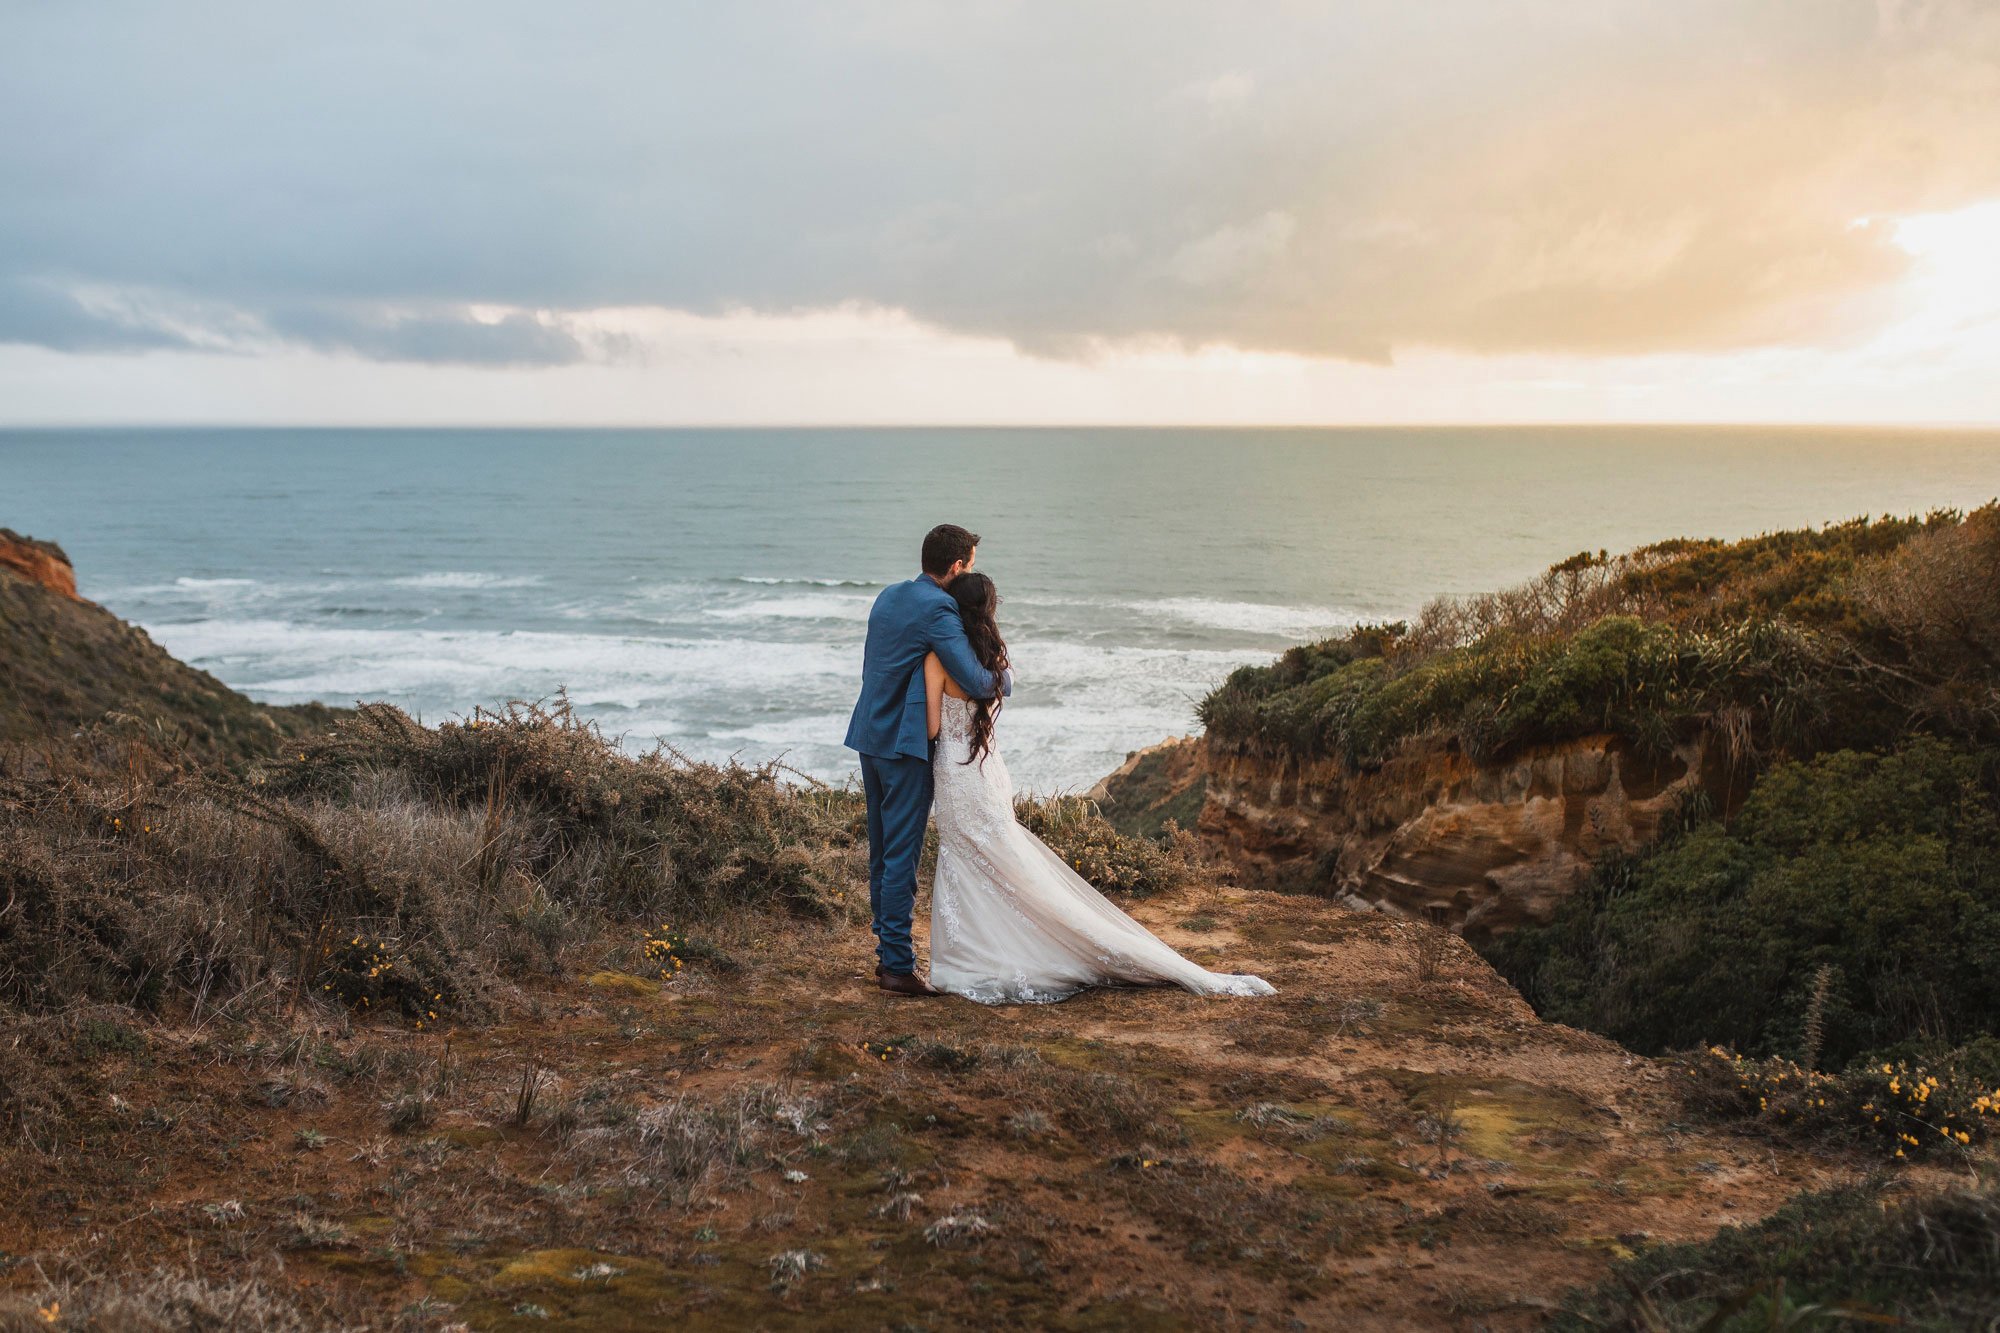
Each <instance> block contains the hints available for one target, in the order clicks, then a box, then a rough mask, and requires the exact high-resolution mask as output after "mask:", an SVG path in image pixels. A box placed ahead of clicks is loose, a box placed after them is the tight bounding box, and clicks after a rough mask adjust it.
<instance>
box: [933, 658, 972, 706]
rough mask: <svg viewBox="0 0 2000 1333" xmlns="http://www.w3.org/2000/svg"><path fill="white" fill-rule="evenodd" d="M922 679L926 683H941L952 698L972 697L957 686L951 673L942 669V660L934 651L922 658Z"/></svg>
mask: <svg viewBox="0 0 2000 1333" xmlns="http://www.w3.org/2000/svg"><path fill="white" fill-rule="evenodd" d="M924 680H925V682H926V683H927V684H942V685H943V686H944V692H945V693H946V694H948V695H950V696H951V697H952V698H954V699H969V698H971V697H972V696H970V695H968V694H967V693H966V692H965V691H964V690H961V689H960V688H958V682H957V681H955V680H953V679H952V678H951V673H950V672H949V671H946V670H945V669H944V662H943V661H942V660H941V659H940V658H939V657H938V655H937V654H936V653H930V654H928V655H926V656H925V658H924Z"/></svg>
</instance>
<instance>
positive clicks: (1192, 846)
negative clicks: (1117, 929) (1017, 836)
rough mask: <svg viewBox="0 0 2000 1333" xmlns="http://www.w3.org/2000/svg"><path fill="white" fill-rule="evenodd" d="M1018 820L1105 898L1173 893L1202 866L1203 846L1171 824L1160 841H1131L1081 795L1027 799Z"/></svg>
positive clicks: (1018, 810) (1020, 802) (1017, 803)
mask: <svg viewBox="0 0 2000 1333" xmlns="http://www.w3.org/2000/svg"><path fill="white" fill-rule="evenodd" d="M1014 817H1015V818H1016V819H1019V820H1020V821H1021V823H1022V824H1024V825H1025V826H1026V827H1027V829H1028V831H1029V832H1030V833H1032V834H1034V835H1035V836H1036V837H1037V838H1040V839H1041V840H1042V841H1043V842H1045V843H1047V844H1048V845H1049V847H1050V849H1051V850H1053V851H1054V852H1055V854H1056V855H1057V856H1060V857H1061V858H1062V859H1063V861H1064V862H1065V863H1066V864H1068V865H1069V866H1070V867H1071V868H1072V869H1074V870H1075V871H1076V872H1077V873H1078V874H1079V875H1082V876H1083V877H1084V878H1085V879H1087V880H1089V881H1090V882H1091V884H1092V885H1094V886H1095V887H1096V888H1098V889H1099V890H1100V891H1102V892H1105V893H1129V894H1132V895H1133V896H1134V897H1140V898H1144V897H1148V896H1150V895H1152V894H1156V893H1169V892H1172V891H1173V890H1175V889H1178V888H1180V887H1181V886H1182V885H1183V884H1186V883H1187V882H1188V880H1189V879H1191V878H1192V877H1193V876H1194V874H1195V873H1196V869H1197V867H1198V866H1199V865H1200V864H1201V848H1200V843H1199V841H1198V840H1197V839H1196V838H1195V836H1194V834H1192V833H1190V832H1188V831H1187V830H1185V829H1183V828H1181V827H1180V826H1178V825H1177V824H1175V823H1174V822H1173V821H1172V820H1168V821H1167V826H1166V831H1165V834H1164V835H1163V836H1162V837H1160V838H1158V839H1154V838H1132V837H1127V836H1126V835H1124V834H1122V833H1120V832H1119V831H1118V830H1117V829H1116V828H1114V827H1113V826H1112V824H1111V821H1110V820H1108V819H1106V818H1104V816H1103V815H1102V814H1100V813H1099V812H1098V809H1097V806H1096V805H1095V803H1093V802H1091V801H1087V800H1085V799H1083V798H1082V797H1079V796H1051V797H1046V798H1044V799H1041V800H1031V799H1029V798H1027V797H1022V798H1020V799H1018V800H1016V801H1015V803H1014Z"/></svg>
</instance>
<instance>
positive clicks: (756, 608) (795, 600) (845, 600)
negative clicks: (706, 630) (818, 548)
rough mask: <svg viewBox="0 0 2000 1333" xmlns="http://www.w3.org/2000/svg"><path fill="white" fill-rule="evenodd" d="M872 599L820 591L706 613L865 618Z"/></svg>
mask: <svg viewBox="0 0 2000 1333" xmlns="http://www.w3.org/2000/svg"><path fill="white" fill-rule="evenodd" d="M871 605H873V599H872V598H868V597H852V596H847V597H842V596H832V595H827V594H821V595H819V596H811V597H767V598H764V599H762V600H760V601H755V602H746V603H744V604H743V605H741V606H711V607H708V608H707V609H706V610H705V611H704V612H703V614H704V615H709V616H713V617H715V618H716V619H717V620H757V619H767V618H768V619H771V620H866V619H868V609H869V607H870V606H871Z"/></svg>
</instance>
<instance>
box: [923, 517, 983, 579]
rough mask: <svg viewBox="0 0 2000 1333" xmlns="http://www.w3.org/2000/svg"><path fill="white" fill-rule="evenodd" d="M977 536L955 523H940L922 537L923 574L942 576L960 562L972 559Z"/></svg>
mask: <svg viewBox="0 0 2000 1333" xmlns="http://www.w3.org/2000/svg"><path fill="white" fill-rule="evenodd" d="M977 545H979V534H978V533H976V532H967V531H966V530H965V529H964V528H961V527H959V526H958V524H956V523H940V524H938V525H937V526H936V527H934V528H932V529H931V530H930V531H929V532H928V533H926V534H925V535H924V573H926V574H944V573H946V572H948V571H949V570H950V569H951V567H952V566H953V565H955V564H957V563H958V562H959V561H961V560H970V559H971V558H972V548H973V547H975V546H977Z"/></svg>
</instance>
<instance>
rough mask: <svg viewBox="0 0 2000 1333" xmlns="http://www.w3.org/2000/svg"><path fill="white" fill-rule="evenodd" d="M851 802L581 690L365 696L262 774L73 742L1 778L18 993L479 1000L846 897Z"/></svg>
mask: <svg viewBox="0 0 2000 1333" xmlns="http://www.w3.org/2000/svg"><path fill="white" fill-rule="evenodd" d="M260 779H261V780H260ZM859 815H860V798H859V797H858V795H854V794H852V793H846V792H840V791H833V790H829V789H825V788H816V787H808V788H803V789H802V788H799V787H794V786H789V785H787V784H785V783H784V782H782V781H780V780H779V775H778V772H777V771H776V770H775V769H772V768H761V769H744V768H739V767H735V766H717V765H709V764H699V763H695V762H692V761H689V760H686V759H683V758H681V757H679V756H677V755H674V754H671V753H667V752H658V753H654V754H651V755H646V756H641V757H638V758H633V757H630V756H627V755H625V754H624V753H622V752H621V751H619V750H618V748H617V747H616V746H615V745H613V744H612V743H611V742H609V741H607V740H606V739H605V738H603V737H602V736H601V735H599V734H598V733H597V732H596V731H595V729H593V728H591V727H589V726H587V725H586V724H583V723H580V722H578V721H576V720H575V719H573V718H572V717H571V716H570V715H569V714H568V712H567V710H566V709H563V708H557V709H551V710H543V709H538V708H533V707H529V706H516V707H513V708H511V709H508V710H505V711H503V712H502V713H501V714H498V715H493V714H483V715H481V716H479V717H477V718H474V719H472V720H469V721H467V722H463V723H452V724H447V725H446V726H444V727H421V726H418V725H417V724H416V723H415V722H413V721H411V720H410V719H409V718H408V717H407V716H405V715H404V714H402V713H400V712H399V711H397V710H395V709H392V708H386V707H369V708H366V709H363V710H361V711H360V712H359V713H358V714H357V715H356V716H354V717H353V718H352V719H349V720H347V721H345V722H343V723H341V724H340V725H339V727H338V728H337V729H336V730H335V732H333V733H332V734H331V735H329V736H326V737H323V738H317V739H314V740H310V741H303V742H295V743H294V744H293V745H292V746H291V747H290V748H288V749H287V750H286V752H285V754H284V755H283V757H282V758H281V759H280V760H278V761H277V762H275V763H274V764H272V765H271V766H269V767H267V768H265V769H264V770H262V771H261V772H260V773H259V774H258V775H256V776H255V777H252V778H251V779H249V780H238V779H235V778H231V777H227V776H217V775H215V774H214V773H212V772H203V771H199V770H195V771H190V770H187V769H185V768H182V767H180V766H179V765H178V764H171V763H167V762H164V761H163V760H162V759H161V758H160V756H158V755H157V754H155V753H153V752H151V751H148V750H146V749H144V748H143V747H139V746H136V745H128V744H125V743H122V742H121V743H120V745H119V747H118V748H115V749H111V750H105V751H84V750H79V751H78V752H77V753H76V754H74V755H71V756H68V757H66V758H64V760H63V762H62V763H61V764H60V765H57V766H51V767H49V768H48V769H47V770H46V771H39V772H37V773H36V774H35V775H34V776H32V777H30V776H6V775H0V902H7V903H11V904H12V907H11V909H10V910H9V911H7V912H5V913H0V1006H4V1007H11V1008H16V1009H19V1010H25V1011H29V1012H50V1011H55V1010H59V1009H62V1008H64V1007H65V1006H68V1005H73V1004H77V1003H101V1004H113V1005H121V1006H136V1007H139V1008H143V1009H151V1010H161V1009H170V1008H178V1009H179V1010H180V1011H182V1012H189V1013H192V1012H198V1011H202V1010H204V1009H207V1008H209V1007H212V1006H217V1005H227V1004H229V1003H231V1002H233V1000H234V997H237V996H240V995H243V994H245V993H247V992H250V991H252V990H256V991H257V992H258V993H259V994H261V995H263V996H264V997H265V999H266V1001H267V1002H268V1001H270V1000H279V999H283V1000H287V1001H291V1000H297V999H300V998H306V999H310V998H319V999H323V1000H327V1001H338V1002H342V1003H345V1004H347V1005H349V1006H351V1007H353V1008H356V1009H358V1010H362V1011H365V1012H370V1013H375V1012H380V1011H382V1010H383V1009H384V1008H385V1007H386V1008H387V1009H388V1010H390V1011H391V1012H392V1013H399V1014H401V1015H402V1016H404V1017H406V1018H410V1019H413V1020H416V1021H420V1022H425V1023H428V1022H429V1021H430V1020H431V1017H432V1016H433V1015H434V1014H443V1013H447V1012H450V1013H457V1014H476V1013H479V1012H485V1011H489V1010H491V1009H492V1008H493V1007H495V1006H496V1005H498V1004H500V1003H501V1002H502V1001H503V1000H504V998H505V994H504V993H505V991H506V990H507V985H508V983H507V980H506V978H507V976H508V974H510V973H512V972H516V971H518V970H520V969H522V968H524V967H528V966H531V965H532V966H539V967H546V968H557V967H560V966H562V964H563V960H564V958H565V957H566V956H567V953H568V951H569V950H570V949H572V948H573V947H574V946H575V945H576V944H577V943H578V942H579V941H580V940H582V939H584V938H589V937H592V936H594V935H597V934H600V933H603V932H604V931H606V930H607V929H610V928H612V927H614V926H615V927H617V928H618V933H619V934H621V935H623V936H624V938H626V939H630V938H631V936H630V927H631V926H632V925H633V924H636V923H641V922H643V923H646V924H655V923H665V925H664V926H663V927H662V928H663V930H668V931H671V929H672V928H673V927H674V925H675V923H677V922H688V921H692V920H694V919H710V918H713V917H714V916H715V915H716V914H718V913H723V912H729V911H738V910H746V909H747V910H761V909H777V910H782V911H785V912H788V913H792V914H797V915H804V916H808V917H814V918H831V917H833V916H835V915H837V914H839V913H840V912H842V911H843V903H844V897H845V894H846V892H847V887H848V885H849V884H851V883H854V882H857V881H859V880H860V879H862V878H863V877H864V875H865V870H864V864H865V863H864V860H863V856H864V852H863V844H862V842H861V841H860V836H861V834H862V830H863V825H862V822H861V820H860V817H859ZM688 950H689V951H688V952H681V953H678V954H674V955H672V956H677V957H681V958H684V959H685V958H694V957H697V956H699V957H704V958H708V960H709V961H710V962H712V963H713V964H714V966H715V967H716V969H717V970H722V969H723V968H724V967H725V966H726V965H727V963H728V960H727V958H726V956H725V955H723V954H721V952H720V951H719V950H715V949H713V948H709V949H708V952H707V954H699V953H698V952H697V951H696V950H695V946H693V945H689V946H688ZM710 955H712V957H711V956H710Z"/></svg>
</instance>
